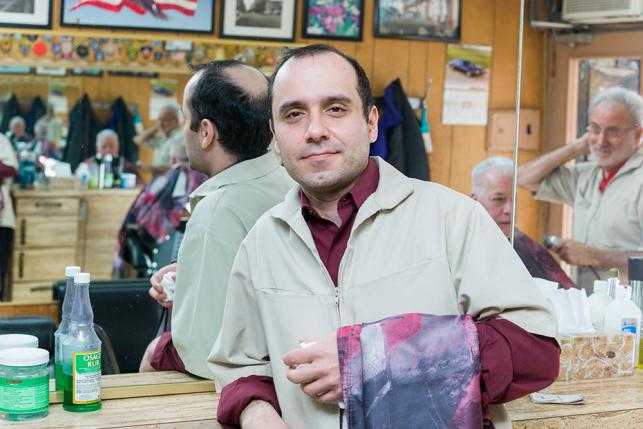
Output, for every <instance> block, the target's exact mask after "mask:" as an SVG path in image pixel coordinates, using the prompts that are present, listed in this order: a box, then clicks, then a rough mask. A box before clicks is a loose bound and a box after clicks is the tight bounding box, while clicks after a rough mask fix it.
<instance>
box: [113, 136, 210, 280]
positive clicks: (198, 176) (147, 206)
mask: <svg viewBox="0 0 643 429" xmlns="http://www.w3.org/2000/svg"><path fill="white" fill-rule="evenodd" d="M170 162H171V164H172V168H171V169H170V170H169V171H167V172H166V173H165V174H163V175H162V176H158V177H156V178H155V179H154V180H152V181H151V182H150V183H149V184H148V185H146V186H145V187H144V188H143V189H142V190H141V193H140V194H138V196H137V197H136V199H135V200H134V203H133V204H132V206H131V207H130V209H129V211H128V212H127V215H126V216H125V220H124V221H123V225H122V226H121V229H120V231H119V233H118V242H117V243H116V251H115V255H114V264H113V269H112V277H122V276H123V271H124V257H125V253H124V252H125V239H126V237H127V234H128V231H127V225H128V224H136V225H140V226H141V228H142V229H143V230H144V234H145V235H147V236H149V237H150V238H151V239H152V240H153V241H154V242H155V243H161V242H162V241H163V240H164V239H165V237H166V236H167V235H169V234H170V233H171V232H172V231H173V230H174V229H176V227H177V226H178V225H179V222H180V221H181V214H182V213H183V210H184V209H185V207H186V205H187V204H188V197H189V195H190V194H191V193H192V191H194V190H195V189H196V188H198V187H199V185H201V183H203V182H204V181H205V179H207V176H206V175H204V174H202V173H198V172H196V171H194V170H191V169H190V167H189V166H188V157H187V154H186V152H185V145H183V144H182V143H174V144H173V145H172V147H171V148H170Z"/></svg>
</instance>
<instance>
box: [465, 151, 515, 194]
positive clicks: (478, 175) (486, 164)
mask: <svg viewBox="0 0 643 429" xmlns="http://www.w3.org/2000/svg"><path fill="white" fill-rule="evenodd" d="M491 170H494V171H497V172H498V173H501V174H506V175H513V172H514V162H513V161H512V160H511V159H509V158H505V157H504V156H492V157H489V158H486V159H483V160H482V161H480V162H479V163H477V164H476V166H475V167H473V170H471V193H472V194H474V195H479V196H480V195H483V194H484V193H485V191H486V189H485V187H484V185H483V183H482V182H483V181H482V178H483V177H484V176H485V175H486V174H487V172H489V171H491Z"/></svg>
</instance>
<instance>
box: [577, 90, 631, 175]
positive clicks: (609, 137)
mask: <svg viewBox="0 0 643 429" xmlns="http://www.w3.org/2000/svg"><path fill="white" fill-rule="evenodd" d="M587 130H588V140H589V149H590V152H591V154H592V155H593V158H594V159H595V161H596V163H597V164H598V165H599V166H600V167H602V168H611V167H614V166H615V165H617V164H618V163H620V162H622V161H625V160H626V159H628V158H629V157H630V156H631V155H632V154H633V153H634V152H635V151H636V149H637V146H638V144H639V142H640V140H641V127H640V124H636V123H635V122H634V120H633V118H632V115H630V112H629V111H628V110H627V108H626V107H625V106H624V105H623V104H621V103H612V102H608V101H606V102H603V103H601V104H599V105H598V106H596V107H595V108H594V110H593V111H592V113H591V115H590V123H589V126H588V127H587Z"/></svg>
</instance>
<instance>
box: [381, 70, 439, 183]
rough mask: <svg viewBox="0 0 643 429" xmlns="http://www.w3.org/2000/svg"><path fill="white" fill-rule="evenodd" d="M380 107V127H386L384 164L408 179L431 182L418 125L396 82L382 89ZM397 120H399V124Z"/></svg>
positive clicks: (399, 84) (400, 86)
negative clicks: (382, 99) (386, 154)
mask: <svg viewBox="0 0 643 429" xmlns="http://www.w3.org/2000/svg"><path fill="white" fill-rule="evenodd" d="M384 106H385V109H384V114H383V115H382V118H381V119H380V124H385V125H386V128H385V131H384V132H383V134H384V138H385V139H386V147H387V151H388V156H387V157H386V161H387V162H388V163H389V164H391V165H393V166H394V167H395V168H397V169H398V170H399V171H401V172H402V173H404V174H405V175H406V176H408V177H411V178H415V179H420V180H431V172H430V170H429V160H428V158H427V155H426V150H425V148H424V139H423V138H422V131H421V130H420V122H419V121H418V119H417V117H416V116H415V112H414V111H413V109H412V108H411V105H410V104H409V102H408V98H407V97H406V94H405V93H404V89H402V84H401V83H400V80H399V79H395V80H394V81H393V82H391V83H390V84H389V86H387V87H386V90H385V92H384ZM399 117H401V118H402V120H401V121H400V122H398V121H399Z"/></svg>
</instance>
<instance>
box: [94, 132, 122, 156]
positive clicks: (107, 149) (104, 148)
mask: <svg viewBox="0 0 643 429" xmlns="http://www.w3.org/2000/svg"><path fill="white" fill-rule="evenodd" d="M96 153H98V154H100V155H101V156H105V155H107V154H110V155H112V157H116V156H117V155H118V140H117V139H116V137H114V136H104V137H103V138H101V139H100V141H99V142H98V144H97V145H96Z"/></svg>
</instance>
